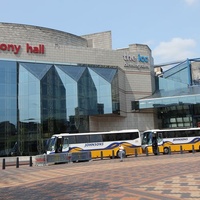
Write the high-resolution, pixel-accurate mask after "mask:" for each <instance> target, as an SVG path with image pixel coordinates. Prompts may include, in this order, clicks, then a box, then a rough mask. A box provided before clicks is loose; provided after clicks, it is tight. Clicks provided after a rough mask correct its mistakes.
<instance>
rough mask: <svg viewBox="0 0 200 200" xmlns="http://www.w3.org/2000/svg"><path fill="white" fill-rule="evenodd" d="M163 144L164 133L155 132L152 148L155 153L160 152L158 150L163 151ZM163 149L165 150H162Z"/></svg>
mask: <svg viewBox="0 0 200 200" xmlns="http://www.w3.org/2000/svg"><path fill="white" fill-rule="evenodd" d="M162 145H163V137H162V133H159V132H153V134H152V150H153V153H154V154H155V155H157V154H158V151H159V152H160V151H161V147H162ZM158 148H159V149H158ZM162 151H163V150H162Z"/></svg>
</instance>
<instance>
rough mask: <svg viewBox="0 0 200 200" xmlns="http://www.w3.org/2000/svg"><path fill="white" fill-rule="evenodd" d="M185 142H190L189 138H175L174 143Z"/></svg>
mask: <svg viewBox="0 0 200 200" xmlns="http://www.w3.org/2000/svg"><path fill="white" fill-rule="evenodd" d="M184 140H188V138H175V139H173V141H184Z"/></svg>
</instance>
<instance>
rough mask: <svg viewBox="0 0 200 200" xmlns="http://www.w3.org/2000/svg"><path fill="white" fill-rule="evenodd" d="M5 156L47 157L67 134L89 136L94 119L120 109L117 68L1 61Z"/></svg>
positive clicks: (0, 140) (0, 129) (1, 152)
mask: <svg viewBox="0 0 200 200" xmlns="http://www.w3.org/2000/svg"><path fill="white" fill-rule="evenodd" d="M0 102H1V107H0V156H8V155H11V154H15V153H17V154H19V155H36V154H40V153H43V151H44V148H45V142H46V139H47V138H49V137H51V135H52V134H55V133H61V132H69V133H72V132H88V131H89V121H88V120H89V115H101V114H116V113H118V111H119V92H118V70H117V67H108V66H107V67H106V66H93V65H78V64H74V65H73V64H70V65H60V64H45V63H31V62H15V61H4V60H2V61H0Z"/></svg>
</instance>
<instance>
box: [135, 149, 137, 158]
mask: <svg viewBox="0 0 200 200" xmlns="http://www.w3.org/2000/svg"><path fill="white" fill-rule="evenodd" d="M137 156H138V153H137V149H135V157H137Z"/></svg>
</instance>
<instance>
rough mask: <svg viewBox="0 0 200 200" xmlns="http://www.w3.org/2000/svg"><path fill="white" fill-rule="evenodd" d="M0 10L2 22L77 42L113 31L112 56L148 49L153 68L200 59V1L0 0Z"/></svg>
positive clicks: (0, 20)
mask: <svg viewBox="0 0 200 200" xmlns="http://www.w3.org/2000/svg"><path fill="white" fill-rule="evenodd" d="M0 5H1V12H0V22H5V23H19V24H27V25H34V26H41V27H46V28H51V29H56V30H60V31H64V32H68V33H72V34H74V35H78V36H81V35H87V34H92V33H98V32H104V31H111V33H112V49H113V50H115V49H119V48H125V47H128V46H129V44H146V45H148V46H149V48H150V49H151V50H152V56H153V58H154V64H164V63H170V62H174V61H182V60H183V61H184V60H186V59H187V58H189V59H190V58H199V57H200V0H34V1H27V0H17V1H16V0H0ZM0 34H1V33H0ZM0 42H1V41H0Z"/></svg>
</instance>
